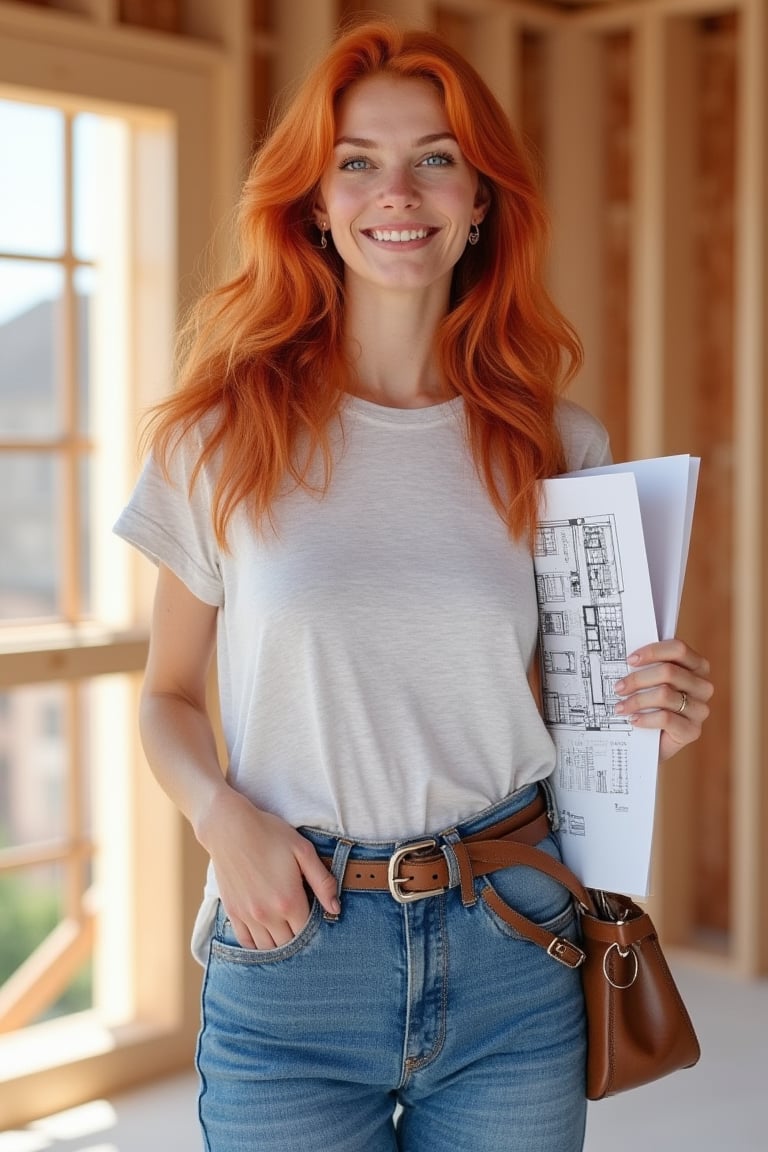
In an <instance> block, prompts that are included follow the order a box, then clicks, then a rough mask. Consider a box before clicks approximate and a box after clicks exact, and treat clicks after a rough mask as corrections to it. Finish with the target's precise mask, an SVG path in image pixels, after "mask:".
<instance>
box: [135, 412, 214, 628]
mask: <svg viewBox="0 0 768 1152" xmlns="http://www.w3.org/2000/svg"><path fill="white" fill-rule="evenodd" d="M195 440H196V437H194V436H193V435H191V434H187V435H186V436H184V437H183V438H182V439H181V440H180V441H179V442H178V443H177V444H176V446H175V447H174V448H173V450H172V452H171V454H170V459H169V475H168V478H167V479H166V477H165V475H164V474H163V470H162V469H161V467H160V465H159V464H158V463H157V461H156V460H155V458H154V456H152V455H150V456H149V457H148V458H147V460H146V462H145V464H144V468H143V469H142V472H141V475H140V477H139V480H138V482H137V484H136V487H135V488H134V490H133V493H132V495H131V498H130V500H129V501H128V504H127V505H126V506H125V508H124V509H123V511H122V512H121V513H120V516H119V517H118V519H117V521H116V523H115V525H114V532H115V533H116V534H117V535H118V536H120V537H121V538H122V539H123V540H126V541H127V542H128V543H129V544H132V545H133V546H134V547H135V548H138V549H139V551H141V552H143V553H144V555H145V556H147V557H149V559H150V560H151V561H152V562H153V563H155V564H165V565H166V566H167V567H168V568H170V569H171V570H172V571H173V572H174V573H175V574H176V576H178V577H179V579H180V580H181V581H183V583H184V584H186V586H187V587H188V588H189V590H190V592H192V594H193V595H194V596H197V598H198V599H199V600H202V601H203V602H204V603H206V604H211V605H214V606H215V607H219V608H220V607H221V606H222V605H223V603H224V586H223V581H222V573H221V563H220V554H219V548H218V544H217V542H216V537H215V535H214V532H213V525H212V519H211V496H212V493H211V482H210V477H209V475H208V473H207V471H206V470H205V469H204V468H202V469H201V470H200V472H199V473H198V476H197V477H196V480H195V484H194V487H193V489H192V491H191V492H190V488H189V481H190V477H191V474H192V470H193V468H194V466H195V463H196V460H197V453H198V452H199V445H198V444H196V443H195Z"/></svg>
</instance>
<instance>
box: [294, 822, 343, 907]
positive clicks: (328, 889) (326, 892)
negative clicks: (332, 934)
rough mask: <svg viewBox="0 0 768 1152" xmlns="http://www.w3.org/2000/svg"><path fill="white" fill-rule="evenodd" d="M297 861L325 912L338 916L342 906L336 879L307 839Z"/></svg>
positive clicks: (299, 851) (300, 849) (300, 848)
mask: <svg viewBox="0 0 768 1152" xmlns="http://www.w3.org/2000/svg"><path fill="white" fill-rule="evenodd" d="M297 860H298V863H299V867H300V868H301V871H302V875H303V876H304V879H305V880H306V882H307V884H308V885H309V887H310V888H311V890H312V891H313V892H314V894H315V896H316V897H317V899H318V900H319V902H320V904H321V905H322V906H323V908H324V909H325V911H326V912H329V913H330V914H331V915H332V916H338V914H339V912H340V911H341V905H340V904H339V898H338V884H337V881H336V877H335V876H332V875H331V873H330V872H329V871H328V869H327V868H326V866H325V864H323V862H322V860H321V859H320V857H319V856H318V854H317V852H316V851H315V847H314V845H313V844H311V843H310V841H309V840H306V839H305V840H304V841H303V843H302V844H301V845H300V846H299V848H298V850H297Z"/></svg>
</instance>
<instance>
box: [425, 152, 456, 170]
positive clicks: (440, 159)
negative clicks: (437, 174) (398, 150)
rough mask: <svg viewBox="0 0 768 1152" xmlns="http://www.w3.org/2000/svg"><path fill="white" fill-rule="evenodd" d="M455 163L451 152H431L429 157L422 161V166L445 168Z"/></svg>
mask: <svg viewBox="0 0 768 1152" xmlns="http://www.w3.org/2000/svg"><path fill="white" fill-rule="evenodd" d="M455 163H456V161H455V160H454V158H453V156H451V154H450V152H431V153H430V155H429V156H425V157H424V159H423V160H422V164H424V165H425V166H426V167H427V168H443V167H447V166H448V165H450V164H455Z"/></svg>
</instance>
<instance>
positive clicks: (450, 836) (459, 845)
mask: <svg viewBox="0 0 768 1152" xmlns="http://www.w3.org/2000/svg"><path fill="white" fill-rule="evenodd" d="M443 839H444V840H445V846H444V848H443V855H444V856H445V858H446V860H447V861H448V887H449V888H454V887H455V886H456V884H457V883H458V884H459V885H460V887H461V902H462V904H463V905H464V907H465V908H471V907H472V905H473V904H476V903H477V896H476V895H475V884H474V873H473V871H472V861H471V860H470V858H469V853H468V852H467V849H466V846H465V845H464V843H463V841H462V839H461V837H460V836H459V834H458V832H457V831H456V829H455V828H451V829H450V830H449V831H448V832H444V833H443Z"/></svg>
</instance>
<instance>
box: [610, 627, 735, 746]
mask: <svg viewBox="0 0 768 1152" xmlns="http://www.w3.org/2000/svg"><path fill="white" fill-rule="evenodd" d="M627 662H628V664H629V665H630V668H631V671H630V673H629V674H628V675H627V676H625V677H624V679H623V680H619V681H618V683H617V684H615V685H614V691H615V692H616V695H617V696H620V697H621V702H620V703H619V704H617V706H616V712H617V713H618V715H620V716H625V717H627V718H631V720H632V724H633V725H634V727H635V728H660V729H661V747H660V751H659V759H661V760H668V759H669V757H670V756H674V755H675V753H676V752H679V751H680V749H681V748H684V747H685V745H686V744H690V743H691V742H692V741H693V740H698V738H699V736H700V735H701V726H702V724H703V723H704V721H705V720H706V718H707V716H709V706H708V702H709V700H710V699H711V697H712V693H713V692H714V687H713V686H712V684H711V683H710V681H709V680H708V679H707V677H708V676H709V661H708V660H706V659H705V658H704V657H703V656H700V655H699V653H698V652H695V651H694V650H693V648H689V646H688V645H687V644H684V643H683V641H682V640H659V641H657V642H656V643H655V644H646V645H645V646H644V647H643V648H638V649H637V651H636V652H633V653H632V655H631V656H629V658H628V661H627Z"/></svg>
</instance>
